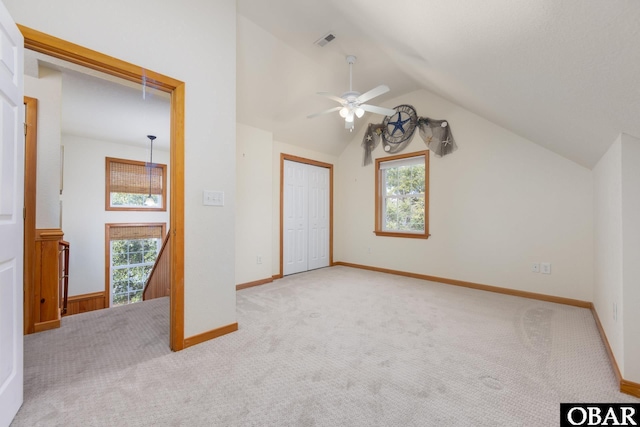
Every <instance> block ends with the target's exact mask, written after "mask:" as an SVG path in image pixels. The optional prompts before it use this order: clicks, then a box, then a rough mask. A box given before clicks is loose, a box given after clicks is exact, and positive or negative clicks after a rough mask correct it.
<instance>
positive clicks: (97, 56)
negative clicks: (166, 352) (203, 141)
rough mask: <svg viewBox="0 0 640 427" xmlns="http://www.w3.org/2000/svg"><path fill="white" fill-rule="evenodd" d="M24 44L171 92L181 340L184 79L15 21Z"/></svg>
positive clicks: (180, 343)
mask: <svg viewBox="0 0 640 427" xmlns="http://www.w3.org/2000/svg"><path fill="white" fill-rule="evenodd" d="M18 28H19V29H20V32H21V33H22V35H23V36H24V48H25V49H30V50H33V51H36V52H40V53H43V54H45V55H49V56H52V57H55V58H59V59H62V60H65V61H69V62H72V63H74V64H78V65H81V66H84V67H87V68H91V69H93V70H97V71H100V72H103V73H105V74H109V75H112V76H115V77H119V78H122V79H125V80H128V81H131V82H135V83H139V84H143V83H144V84H146V85H147V86H149V87H153V88H155V89H158V90H161V91H163V92H166V93H169V94H170V95H171V141H170V144H171V147H170V157H171V160H170V165H171V167H170V172H169V173H170V175H169V176H170V182H171V190H170V191H171V195H170V200H169V210H170V214H169V215H170V218H169V224H170V225H169V228H170V230H171V233H172V236H171V267H170V268H171V296H170V300H171V302H170V305H171V309H170V311H171V314H170V322H171V326H170V346H171V349H172V350H173V351H179V350H182V349H183V348H184V347H185V343H184V109H185V107H184V101H185V83H184V82H181V81H179V80H176V79H173V78H171V77H167V76H165V75H162V74H159V73H156V72H154V71H151V70H146V69H144V68H142V67H140V66H137V65H134V64H131V63H129V62H125V61H122V60H120V59H117V58H113V57H111V56H108V55H105V54H103V53H100V52H96V51H94V50H91V49H87V48H85V47H82V46H79V45H76V44H74V43H71V42H68V41H65V40H62V39H59V38H56V37H53V36H50V35H48V34H45V33H42V32H39V31H36V30H34V29H31V28H28V27H25V26H23V25H20V24H18Z"/></svg>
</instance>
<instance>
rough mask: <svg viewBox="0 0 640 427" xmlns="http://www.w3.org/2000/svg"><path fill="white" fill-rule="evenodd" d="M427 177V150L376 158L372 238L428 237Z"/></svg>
mask: <svg viewBox="0 0 640 427" xmlns="http://www.w3.org/2000/svg"><path fill="white" fill-rule="evenodd" d="M428 176H429V152H428V151H420V152H417V153H410V154H402V155H398V156H389V157H384V158H380V159H376V228H375V233H376V235H379V236H396V237H413V238H423V239H426V238H427V237H429V231H428V230H429V220H428V216H429V215H428V213H429V209H428V207H429V197H428V194H429V187H428V182H429V180H428Z"/></svg>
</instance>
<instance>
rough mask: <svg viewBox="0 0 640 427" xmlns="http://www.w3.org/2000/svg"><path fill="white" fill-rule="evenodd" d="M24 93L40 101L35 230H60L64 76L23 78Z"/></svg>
mask: <svg viewBox="0 0 640 427" xmlns="http://www.w3.org/2000/svg"><path fill="white" fill-rule="evenodd" d="M24 94H25V96H29V97H31V98H36V99H37V100H38V129H37V132H38V138H37V145H38V150H37V151H38V156H37V160H36V161H37V168H36V169H37V172H36V184H37V187H36V228H60V117H61V110H62V104H61V100H62V75H61V74H60V72H58V71H54V70H50V69H47V68H43V69H41V70H40V75H39V78H35V77H31V76H26V75H25V76H24Z"/></svg>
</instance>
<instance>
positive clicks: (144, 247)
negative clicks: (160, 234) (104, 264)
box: [111, 239, 160, 306]
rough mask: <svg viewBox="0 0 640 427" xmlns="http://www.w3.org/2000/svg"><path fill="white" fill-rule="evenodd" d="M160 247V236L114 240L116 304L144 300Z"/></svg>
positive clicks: (113, 268) (112, 281) (112, 279)
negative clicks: (148, 279) (148, 278)
mask: <svg viewBox="0 0 640 427" xmlns="http://www.w3.org/2000/svg"><path fill="white" fill-rule="evenodd" d="M159 249H160V239H136V240H113V241H111V293H112V298H113V300H112V301H113V304H112V305H113V306H117V305H123V304H129V303H132V302H138V301H142V291H143V290H144V285H145V282H146V281H147V277H149V273H151V269H152V268H153V264H154V263H155V261H156V257H157V256H158V250H159Z"/></svg>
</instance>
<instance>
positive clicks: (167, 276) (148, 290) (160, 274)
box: [142, 230, 171, 301]
mask: <svg viewBox="0 0 640 427" xmlns="http://www.w3.org/2000/svg"><path fill="white" fill-rule="evenodd" d="M170 235H171V230H169V232H168V233H167V235H166V237H165V238H164V241H163V242H162V248H160V252H159V253H158V257H157V258H156V263H155V264H154V265H153V268H152V269H151V273H149V277H148V278H147V283H146V284H145V285H144V291H143V292H142V300H143V301H146V300H150V299H154V298H162V297H168V296H169V295H170V293H171V273H170V268H169V267H170V262H171V243H170V239H169V236H170Z"/></svg>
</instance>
